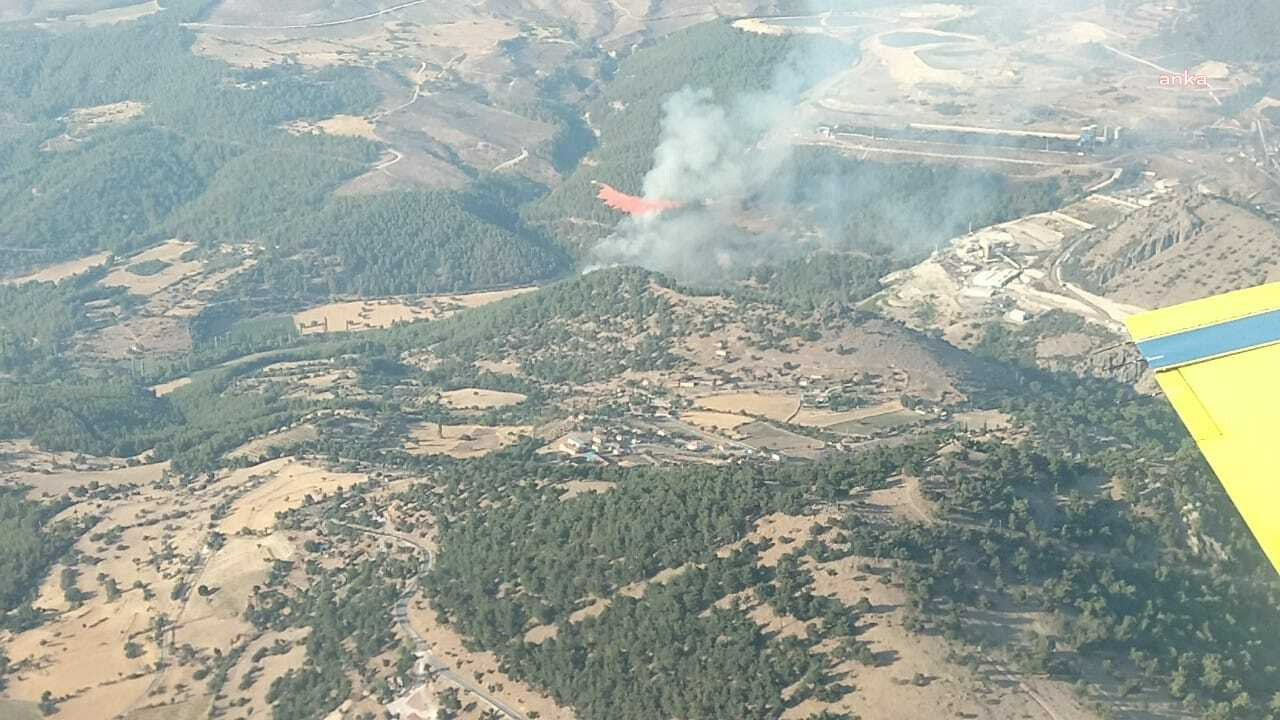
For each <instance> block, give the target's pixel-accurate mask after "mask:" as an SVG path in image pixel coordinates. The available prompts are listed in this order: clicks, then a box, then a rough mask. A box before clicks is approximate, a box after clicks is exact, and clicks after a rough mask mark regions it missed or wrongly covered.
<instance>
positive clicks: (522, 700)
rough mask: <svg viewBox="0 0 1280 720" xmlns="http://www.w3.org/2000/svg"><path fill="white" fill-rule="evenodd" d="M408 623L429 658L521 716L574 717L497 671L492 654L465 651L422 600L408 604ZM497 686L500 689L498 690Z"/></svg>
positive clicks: (457, 639)
mask: <svg viewBox="0 0 1280 720" xmlns="http://www.w3.org/2000/svg"><path fill="white" fill-rule="evenodd" d="M409 621H410V622H411V623H412V624H413V627H414V628H415V629H417V631H418V632H419V633H420V634H421V635H422V636H423V637H425V638H426V639H427V641H428V642H429V643H430V645H431V648H430V651H431V654H432V655H434V656H436V657H438V658H440V659H441V660H442V661H443V662H444V663H445V664H446V665H448V666H449V667H450V669H452V670H454V672H456V673H458V674H459V675H462V676H463V677H466V678H467V679H468V680H471V681H474V682H476V683H477V684H479V685H480V686H481V687H483V688H485V689H486V690H487V691H488V692H491V693H493V694H494V695H495V696H496V697H497V698H498V699H500V700H502V701H503V702H504V703H507V704H509V705H511V706H513V707H515V708H516V709H518V710H520V711H521V712H523V713H524V714H525V715H529V714H530V713H531V712H536V713H538V714H539V715H541V716H542V717H544V718H557V719H559V718H564V720H572V718H574V717H575V715H574V713H573V711H572V710H571V709H569V708H565V707H560V706H559V705H556V703H555V701H553V700H552V699H551V698H550V697H549V696H546V695H543V694H541V693H539V692H537V691H535V690H533V689H532V688H530V687H529V686H528V685H526V684H525V683H522V682H519V681H517V680H515V679H513V678H511V677H510V676H509V675H506V674H505V673H502V672H500V671H499V670H498V662H497V657H495V656H494V655H493V653H489V652H473V651H471V650H468V649H467V648H466V647H465V646H464V644H463V641H462V637H461V636H460V635H459V634H458V633H457V632H455V631H454V630H453V628H451V627H449V626H448V625H441V624H440V623H438V622H437V621H436V613H435V611H434V610H432V609H431V606H430V604H429V603H427V602H426V601H424V600H417V601H415V602H413V603H411V604H410V606H409ZM499 686H501V688H502V689H501V690H499V689H498V687H499ZM465 696H466V694H465V693H464V697H465Z"/></svg>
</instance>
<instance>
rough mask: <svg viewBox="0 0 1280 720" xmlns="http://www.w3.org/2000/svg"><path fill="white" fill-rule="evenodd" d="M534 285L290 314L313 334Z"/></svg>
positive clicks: (381, 323)
mask: <svg viewBox="0 0 1280 720" xmlns="http://www.w3.org/2000/svg"><path fill="white" fill-rule="evenodd" d="M536 289H537V288H532V287H529V288H512V289H510V290H497V291H493V292H482V293H468V294H463V295H430V296H424V297H417V298H384V299H379V300H353V301H348V302H336V303H329V304H327V305H320V306H317V307H313V308H310V309H308V310H303V311H302V312H300V313H297V314H295V315H294V316H293V321H294V324H296V325H297V326H298V332H300V333H302V334H303V335H314V334H317V333H325V332H358V331H361V330H372V329H375V328H387V327H391V326H392V325H395V324H396V323H402V322H416V321H418V320H435V319H439V318H442V317H447V316H448V315H451V314H453V313H454V312H457V311H458V310H461V309H463V308H470V307H479V306H481V305H487V304H489V303H491V302H497V301H498V300H505V299H506V298H509V297H514V296H516V295H519V294H521V293H525V292H530V291H532V290H536Z"/></svg>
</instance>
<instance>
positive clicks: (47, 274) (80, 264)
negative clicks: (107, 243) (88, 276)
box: [0, 252, 111, 285]
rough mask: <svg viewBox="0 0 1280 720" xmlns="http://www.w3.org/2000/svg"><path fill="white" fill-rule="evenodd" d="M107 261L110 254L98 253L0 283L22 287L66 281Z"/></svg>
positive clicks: (109, 258)
mask: <svg viewBox="0 0 1280 720" xmlns="http://www.w3.org/2000/svg"><path fill="white" fill-rule="evenodd" d="M109 260H111V253H109V252H100V253H98V254H96V255H89V256H88V257H82V258H80V259H79V260H68V261H66V262H61V263H58V264H56V265H50V266H48V267H46V268H41V269H40V270H37V271H36V272H33V273H31V274H30V275H23V276H22V277H16V278H11V279H8V280H3V281H0V283H4V284H12V285H22V284H24V283H29V282H51V283H56V282H60V281H62V280H66V279H67V278H72V277H75V276H77V275H81V274H83V273H86V272H88V271H90V270H92V269H93V268H96V267H99V266H101V265H105V264H107V262H108V261H109Z"/></svg>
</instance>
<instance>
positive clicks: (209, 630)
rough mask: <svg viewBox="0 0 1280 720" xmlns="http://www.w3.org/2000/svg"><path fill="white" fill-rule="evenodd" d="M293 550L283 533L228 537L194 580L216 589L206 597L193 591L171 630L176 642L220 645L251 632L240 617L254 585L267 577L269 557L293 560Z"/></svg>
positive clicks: (225, 644) (211, 645) (225, 645)
mask: <svg viewBox="0 0 1280 720" xmlns="http://www.w3.org/2000/svg"><path fill="white" fill-rule="evenodd" d="M294 555H295V551H294V548H293V545H292V544H290V542H289V540H288V539H287V538H286V537H285V536H284V535H283V534H282V533H273V534H271V535H268V536H266V537H256V536H234V537H229V538H227V540H226V544H225V545H223V546H222V548H220V549H219V550H218V551H217V552H216V553H214V554H213V556H212V557H211V558H209V560H208V563H207V564H206V565H205V568H204V572H203V573H201V574H200V576H199V577H198V578H197V579H196V580H195V582H194V583H193V584H194V585H196V586H199V585H205V586H208V587H209V588H211V589H213V590H214V591H215V592H214V593H213V595H210V596H209V597H200V596H199V595H198V594H193V596H192V598H191V601H190V603H189V604H188V605H187V611H186V614H185V616H184V617H183V622H182V625H181V627H179V628H178V630H177V633H176V635H175V639H176V640H177V642H178V644H179V645H181V644H183V643H191V644H192V645H194V646H196V647H217V648H225V647H230V646H231V645H232V643H233V642H234V641H236V640H237V639H238V638H239V637H240V636H242V635H244V634H247V633H249V632H252V630H253V628H252V626H251V625H250V624H249V623H248V622H247V621H246V620H244V619H243V616H244V611H245V608H246V607H248V604H249V599H250V597H251V596H252V594H253V586H254V585H257V584H259V583H261V582H262V581H263V580H265V579H266V577H267V574H268V573H269V572H270V570H271V563H272V562H273V561H275V560H292V559H293V558H294Z"/></svg>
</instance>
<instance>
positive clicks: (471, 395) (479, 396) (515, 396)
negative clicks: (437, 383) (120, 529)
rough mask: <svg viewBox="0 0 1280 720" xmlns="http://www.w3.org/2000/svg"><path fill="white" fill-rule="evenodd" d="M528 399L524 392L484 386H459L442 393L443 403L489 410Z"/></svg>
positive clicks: (454, 406) (441, 399)
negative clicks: (488, 388)
mask: <svg viewBox="0 0 1280 720" xmlns="http://www.w3.org/2000/svg"><path fill="white" fill-rule="evenodd" d="M527 399H528V396H527V395H524V394H522V393H517V392H502V391H500V390H484V389H482V388H459V389H457V390H449V391H448V392H443V393H440V402H441V404H443V405H447V406H448V407H451V408H457V409H472V410H487V409H489V408H495V407H507V406H508V405H516V404H519V403H522V402H524V401H525V400H527Z"/></svg>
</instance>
